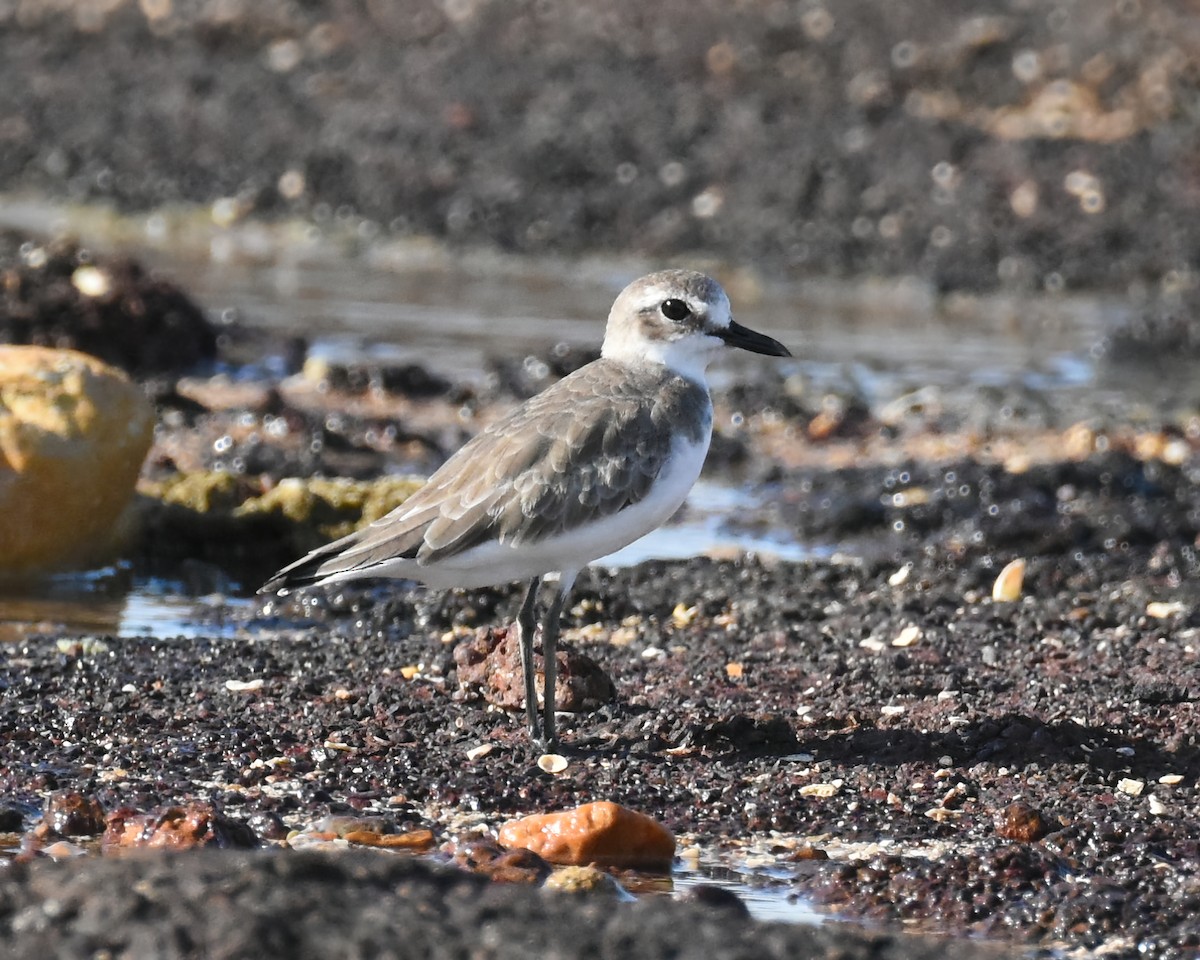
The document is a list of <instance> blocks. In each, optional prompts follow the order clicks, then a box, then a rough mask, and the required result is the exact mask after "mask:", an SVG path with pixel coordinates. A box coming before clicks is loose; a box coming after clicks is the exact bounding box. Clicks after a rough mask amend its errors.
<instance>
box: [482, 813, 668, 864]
mask: <svg viewBox="0 0 1200 960" xmlns="http://www.w3.org/2000/svg"><path fill="white" fill-rule="evenodd" d="M499 841H500V845H501V846H502V847H508V848H510V849H511V848H515V847H524V848H525V849H526V850H532V851H533V852H534V853H536V854H538V855H539V856H541V857H544V858H545V859H546V860H549V861H550V862H551V863H559V864H570V865H579V864H588V863H595V864H600V865H602V866H611V867H632V868H641V869H651V870H653V869H660V870H665V869H669V868H670V866H671V860H672V858H673V857H674V856H675V837H674V836H673V835H672V834H671V831H670V830H668V829H667V828H666V827H664V826H663V825H662V824H660V823H659V822H658V821H657V820H654V819H653V818H651V817H648V816H646V815H645V814H643V813H637V812H636V811H634V810H629V809H627V808H625V807H622V806H621V805H620V804H616V803H611V802H609V801H599V802H597V803H587V804H584V805H583V806H582V807H576V808H575V809H574V810H563V811H560V812H558V813H545V814H537V815H534V816H530V817H523V818H522V819H520V820H514V821H512V822H510V823H506V824H505V825H504V826H503V827H502V828H501V829H500V836H499Z"/></svg>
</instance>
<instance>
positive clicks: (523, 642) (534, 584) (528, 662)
mask: <svg viewBox="0 0 1200 960" xmlns="http://www.w3.org/2000/svg"><path fill="white" fill-rule="evenodd" d="M541 585H542V578H541V577H534V578H533V579H532V580H530V581H529V590H528V591H527V592H526V594H525V599H524V600H523V601H522V602H521V612H520V613H518V614H517V640H518V642H519V643H520V649H521V673H522V675H523V677H524V679H525V720H526V722H527V723H528V724H529V738H530V739H531V740H533V741H536V740H537V739H538V712H537V683H536V682H535V679H534V669H533V633H534V631H535V630H536V629H537V621H536V620H535V617H534V614H535V613H536V608H537V595H538V587H540V586H541Z"/></svg>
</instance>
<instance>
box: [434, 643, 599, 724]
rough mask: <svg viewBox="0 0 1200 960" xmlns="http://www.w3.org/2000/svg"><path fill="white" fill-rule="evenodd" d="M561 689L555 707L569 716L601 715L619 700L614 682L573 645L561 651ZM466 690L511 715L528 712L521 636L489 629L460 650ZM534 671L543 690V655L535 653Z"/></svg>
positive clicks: (460, 674) (460, 672)
mask: <svg viewBox="0 0 1200 960" xmlns="http://www.w3.org/2000/svg"><path fill="white" fill-rule="evenodd" d="M556 659H557V660H558V683H557V685H556V686H555V689H554V707H555V709H556V710H564V711H566V712H568V713H586V712H587V711H589V710H596V709H599V708H600V707H601V706H603V705H604V704H606V703H609V702H611V701H612V700H614V699H615V698H616V695H617V688H616V686H615V685H614V684H613V681H612V678H611V677H609V675H608V674H607V673H605V672H604V670H603V669H602V668H601V667H600V665H599V664H598V663H596V661H595V660H593V659H592V658H591V657H589V656H585V655H584V654H582V653H579V652H578V651H576V650H575V649H574V648H572V647H571V646H570V645H569V644H560V645H559V647H558V652H557V657H556ZM454 662H455V664H456V665H457V667H458V682H459V685H460V686H461V687H464V688H466V689H471V690H477V691H479V692H481V693H482V695H483V698H484V699H485V700H487V702H488V703H492V704H495V705H496V706H498V707H503V708H504V709H506V710H522V709H524V708H525V680H524V677H523V674H522V672H521V651H520V647H519V645H518V643H517V636H516V631H515V630H509V629H507V628H506V627H499V628H495V627H486V628H481V629H479V630H477V631H476V633H475V636H473V637H471V638H469V639H467V640H464V641H463V642H462V643H460V644H459V645H458V646H457V647H455V648H454ZM534 664H535V667H534V669H535V670H536V671H537V684H538V689H539V690H540V689H541V688H542V678H543V672H542V671H543V667H542V655H541V653H538V652H536V651H535V653H534Z"/></svg>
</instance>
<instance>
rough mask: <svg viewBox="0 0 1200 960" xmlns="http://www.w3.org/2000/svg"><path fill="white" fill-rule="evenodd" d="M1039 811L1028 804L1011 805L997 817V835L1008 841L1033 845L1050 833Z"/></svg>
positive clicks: (1018, 802) (1017, 803)
mask: <svg viewBox="0 0 1200 960" xmlns="http://www.w3.org/2000/svg"><path fill="white" fill-rule="evenodd" d="M1050 829H1051V828H1050V826H1049V824H1047V823H1046V821H1045V819H1044V818H1043V817H1042V814H1041V812H1040V811H1039V810H1037V809H1036V808H1034V807H1031V806H1030V805H1029V804H1027V803H1021V802H1020V801H1017V802H1016V803H1010V804H1009V805H1008V806H1007V807H1005V808H1004V809H1003V810H1001V811H1000V813H999V814H998V815H997V816H996V833H998V834H1000V836H1002V837H1004V838H1006V839H1008V840H1018V841H1020V842H1022V843H1033V842H1034V841H1036V840H1041V839H1042V837H1044V836H1045V835H1046V834H1048V833H1049V832H1050Z"/></svg>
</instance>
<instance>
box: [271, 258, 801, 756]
mask: <svg viewBox="0 0 1200 960" xmlns="http://www.w3.org/2000/svg"><path fill="white" fill-rule="evenodd" d="M726 346H730V347H740V348H741V349H743V350H749V351H751V352H753V353H761V354H766V355H768V356H775V357H787V356H790V355H791V354H789V353H788V351H787V349H786V348H785V347H784V346H783V344H781V343H779V342H778V341H776V340H773V339H771V338H770V337H768V336H764V335H763V334H761V333H756V332H755V331H753V330H750V329H747V328H746V327H743V326H742V325H741V324H739V323H736V322H735V321H734V319H733V316H732V314H731V312H730V307H729V298H728V297H727V296H726V295H725V291H724V290H722V289H721V286H720V285H719V284H718V283H717V282H716V281H715V280H712V279H711V278H709V277H706V276H705V275H704V274H702V273H694V272H692V271H688V270H666V271H663V272H661V273H652V274H650V275H649V276H646V277H642V278H641V279H640V280H635V281H634V282H633V283H631V284H630V285H629V286H627V287H626V288H625V289H624V290H623V291H621V293H620V295H619V296H618V297H617V299H616V302H615V303H613V306H612V310H611V311H610V313H609V315H608V326H607V328H606V329H605V332H604V344H603V346H602V348H601V351H600V359H598V360H595V361H593V362H591V363H589V364H587V365H586V366H583V367H580V368H579V369H578V370H576V371H575V372H573V373H571V374H569V375H568V376H566V377H564V378H563V379H562V380H559V381H558V382H557V383H555V384H554V385H553V386H551V387H549V388H547V389H546V390H544V391H543V392H542V393H540V394H538V395H537V396H535V397H532V398H530V399H529V400H527V401H526V402H525V403H523V404H522V405H521V406H519V407H517V408H516V409H515V410H513V411H512V412H511V413H509V414H508V415H507V416H505V417H503V418H501V419H500V420H497V421H496V422H494V423H492V424H490V425H489V426H487V427H486V428H485V429H484V430H482V431H481V432H480V433H479V434H477V435H476V436H475V437H474V438H473V439H471V440H470V441H469V442H468V443H467V444H465V445H464V446H463V447H462V448H461V449H460V450H459V451H458V452H457V453H455V454H454V455H453V456H452V457H450V459H449V460H447V461H446V462H445V463H444V464H443V465H442V466H441V468H440V469H438V470H437V471H436V472H435V473H434V474H433V476H431V477H430V478H429V482H428V483H427V484H426V485H425V486H424V487H422V488H421V489H420V490H418V491H417V492H416V493H414V494H413V495H412V496H411V497H409V499H408V500H406V501H405V502H404V503H403V504H401V505H400V506H399V507H397V508H396V509H395V510H393V511H392V512H391V513H389V514H388V515H387V516H385V517H383V518H381V519H379V520H376V521H375V522H374V523H372V524H370V525H369V526H367V527H364V528H363V529H361V530H359V531H357V532H356V533H352V534H350V535H349V536H348V537H343V538H342V539H341V540H336V541H334V542H333V543H330V544H328V545H326V546H324V547H320V548H319V549H317V550H314V551H313V552H312V553H310V554H308V555H307V556H306V557H303V558H302V559H300V560H297V561H296V562H295V563H293V564H291V565H290V566H287V567H284V568H283V569H282V570H280V571H279V572H278V573H277V574H275V576H273V577H272V578H271V579H270V580H268V581H267V582H266V584H265V585H264V586H263V587H262V589H261V591H260V592H281V593H282V592H286V591H288V590H291V589H294V588H296V587H303V586H308V585H314V584H315V585H320V584H331V583H339V582H342V581H346V580H358V579H365V578H369V577H386V578H394V579H404V580H418V581H421V582H423V583H425V584H427V585H428V586H430V587H433V588H435V589H448V588H451V587H483V586H490V585H493V584H499V583H508V582H512V581H517V580H521V581H528V583H529V586H528V589H527V590H526V593H525V599H524V601H523V602H522V603H521V609H520V613H519V614H518V616H517V624H516V628H517V631H518V639H519V648H520V651H521V666H522V673H523V680H524V685H525V713H526V718H527V720H528V724H529V733H530V737H531V738H532V739H533V740H534V741H535V742H537V741H538V740H539V739H540V740H541V742H542V744H543V746H544V748H545V749H547V750H550V749H552V748H554V746H555V745H556V740H557V738H556V733H555V723H554V692H555V691H554V688H555V682H556V674H557V663H556V660H555V651H556V643H557V639H558V631H559V621H560V618H561V615H562V609H563V604H564V602H565V601H566V598H567V595H568V594H569V593H570V591H571V587H572V585H573V584H574V582H575V577H576V576H577V575H578V573H579V571H580V569H582V568H583V567H584V566H586V565H587V564H588V563H591V562H592V561H593V560H597V559H599V558H600V557H603V556H606V555H607V554H609V553H612V552H613V551H615V550H619V549H620V548H621V547H624V546H625V545H627V544H629V543H632V542H633V541H634V540H636V539H638V538H639V537H641V536H642V535H643V534H646V533H649V532H650V531H651V530H653V529H655V528H656V527H658V526H659V525H660V524H662V523H663V522H664V521H666V520H667V519H668V518H669V517H670V516H671V515H672V514H673V513H675V511H676V510H678V509H679V507H680V505H681V504H682V503H683V501H684V498H685V497H686V496H687V494H688V491H689V490H690V489H691V488H692V484H693V483H695V481H696V478H697V476H699V474H700V466H701V464H702V463H703V462H704V457H705V455H706V454H707V452H708V444H709V439H710V438H711V436H712V420H713V413H712V401H711V399H710V398H709V393H708V383H707V380H706V377H705V372H706V369H707V367H708V364H709V362H710V361H711V360H712V359H713V357H714V356H715V355H716V353H717V352H718V351H719V350H720V349H722V348H723V347H726ZM552 573H557V574H558V584H557V589H556V590H555V592H554V598H553V600H552V601H551V603H550V606H549V608H548V610H547V611H546V615H545V617H544V618H543V620H542V653H543V662H544V664H545V666H544V674H543V676H544V682H543V685H542V686H543V695H542V702H543V704H544V707H543V713H542V720H541V729H540V731H539V727H538V709H537V688H536V682H535V676H534V661H533V641H534V630H535V626H536V623H535V620H536V605H537V598H538V591H539V588H540V586H541V584H542V579H543V577H545V576H546V575H547V574H552Z"/></svg>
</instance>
